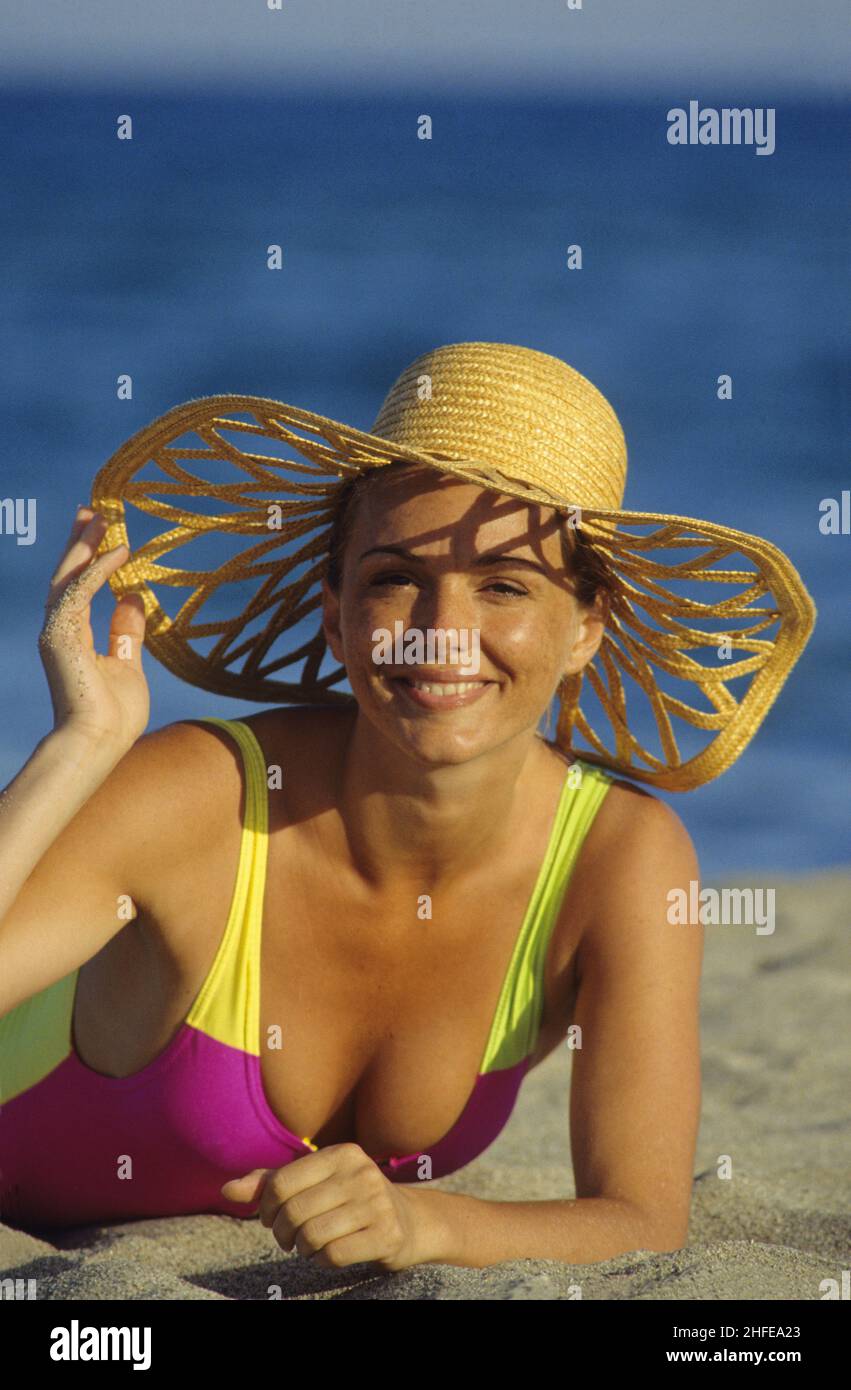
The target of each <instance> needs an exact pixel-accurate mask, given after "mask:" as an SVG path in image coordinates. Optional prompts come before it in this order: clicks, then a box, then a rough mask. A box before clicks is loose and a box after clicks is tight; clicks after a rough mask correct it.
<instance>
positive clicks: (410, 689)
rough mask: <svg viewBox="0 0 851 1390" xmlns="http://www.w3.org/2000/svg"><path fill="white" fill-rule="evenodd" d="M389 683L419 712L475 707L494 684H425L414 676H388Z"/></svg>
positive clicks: (421, 679) (473, 681)
mask: <svg viewBox="0 0 851 1390" xmlns="http://www.w3.org/2000/svg"><path fill="white" fill-rule="evenodd" d="M387 680H388V682H389V684H390V685H392V686H393V687H394V688H395V689H396V690H398V691H399V693H400V695H401V696H402V698H403V699H405V700H406V701H408V702H409V703H411V704H413V705H416V706H417V708H419V709H429V710H434V709H437V710H450V709H460V708H462V707H465V706H467V705H472V704H475V703H476V702H477V701H478V700H480V699H481V698H482V696H484V695H485V694H487V692H488V690H490V688H491V686H493V685H494V684H495V682H494V681H487V680H484V681H483V680H478V679H471V680H460V681H459V680H438V679H436V678H434V679H431V680H425V679H423V678H414V677H412V676H388V677H387Z"/></svg>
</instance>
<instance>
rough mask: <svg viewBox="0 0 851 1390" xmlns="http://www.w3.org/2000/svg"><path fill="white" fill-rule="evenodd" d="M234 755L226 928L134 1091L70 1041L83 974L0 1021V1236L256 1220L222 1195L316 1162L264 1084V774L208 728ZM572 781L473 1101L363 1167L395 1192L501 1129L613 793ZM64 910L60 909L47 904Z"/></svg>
mask: <svg viewBox="0 0 851 1390" xmlns="http://www.w3.org/2000/svg"><path fill="white" fill-rule="evenodd" d="M205 722H207V723H211V724H215V725H217V726H218V727H220V728H222V729H226V730H227V731H228V732H229V733H230V734H231V735H232V737H233V738H234V739H235V740H236V742H237V744H238V746H239V748H240V750H241V753H242V756H243V760H244V766H245V781H246V795H245V814H244V820H243V826H242V832H241V842H240V854H239V864H238V869H237V875H236V883H235V887H234V892H233V899H232V902H231V905H230V912H229V915H228V920H227V924H226V926H225V930H224V934H223V936H222V940H221V942H220V944H219V948H218V951H217V952H216V956H215V959H214V961H213V964H212V966H211V968H210V971H209V973H208V975H207V978H206V979H205V981H204V984H203V985H202V987H201V990H200V992H199V994H198V996H197V998H196V999H195V1002H194V1004H193V1005H192V1007H191V1009H190V1010H189V1013H188V1015H187V1017H186V1019H185V1021H184V1023H183V1024H182V1025H181V1027H180V1028H179V1030H178V1031H177V1033H176V1035H175V1036H174V1037H173V1038H172V1040H171V1042H170V1043H169V1044H168V1046H167V1047H166V1048H165V1049H164V1050H163V1051H162V1052H160V1053H159V1054H158V1056H156V1057H155V1058H154V1059H153V1061H152V1062H149V1063H148V1065H147V1066H146V1067H143V1068H142V1069H141V1071H137V1072H134V1073H133V1075H132V1076H124V1077H110V1076H105V1075H103V1074H101V1073H100V1072H95V1071H93V1070H92V1069H91V1068H90V1067H87V1066H86V1065H85V1064H84V1063H83V1062H82V1061H81V1060H80V1059H79V1057H78V1056H77V1054H76V1052H75V1049H74V1044H73V1036H72V1019H73V1010H74V995H75V991H76V982H77V975H78V970H74V971H72V973H71V974H70V975H67V976H65V977H64V978H63V979H61V980H58V981H56V982H55V983H54V984H52V985H49V986H48V987H47V988H46V989H44V990H42V991H41V992H40V993H38V994H36V995H33V996H32V997H31V998H30V999H26V1000H24V1001H23V1003H21V1004H19V1005H18V1006H17V1007H16V1008H14V1009H12V1010H11V1011H10V1012H9V1013H7V1014H6V1015H5V1016H4V1017H3V1018H0V1221H4V1222H6V1223H7V1224H13V1225H14V1224H18V1225H25V1224H29V1225H31V1226H35V1227H39V1226H42V1227H48V1228H49V1227H51V1226H77V1225H82V1224H87V1223H97V1222H101V1221H109V1220H127V1219H133V1218H137V1217H153V1216H171V1215H186V1214H189V1213H192V1212H222V1213H225V1214H227V1215H231V1216H241V1217H246V1216H252V1215H254V1214H255V1213H256V1204H255V1205H254V1206H252V1205H251V1204H247V1203H236V1202H228V1201H226V1199H225V1198H224V1197H222V1195H221V1193H220V1191H219V1188H220V1187H221V1185H222V1183H224V1182H226V1181H227V1180H228V1179H229V1178H236V1177H241V1176H242V1175H243V1174H245V1173H248V1172H250V1171H251V1170H252V1169H254V1168H279V1167H281V1166H282V1165H284V1164H286V1163H289V1162H291V1161H292V1160H293V1159H295V1158H300V1157H302V1156H303V1155H304V1154H307V1153H309V1152H311V1150H312V1149H315V1148H316V1145H315V1144H313V1143H312V1142H311V1139H310V1136H307V1135H304V1136H299V1135H297V1134H293V1133H292V1132H291V1131H290V1130H288V1129H287V1128H286V1127H285V1126H284V1125H283V1124H282V1123H281V1121H280V1120H279V1119H277V1117H276V1116H275V1115H274V1113H273V1112H272V1110H271V1109H270V1107H269V1103H268V1101H267V1099H266V1096H265V1093H264V1090H263V1082H262V1078H261V1070H260V942H261V926H262V914H263V894H264V888H265V880H266V859H267V849H268V838H267V828H268V800H267V798H268V790H267V780H266V779H267V772H266V764H265V760H264V757H263V753H262V750H261V748H260V744H259V743H258V742H257V739H256V737H255V735H254V733H253V731H252V730H251V728H250V727H249V726H248V725H247V724H244V723H242V722H241V721H240V720H238V719H214V718H209V719H207V720H206V721H205ZM574 766H575V767H576V766H578V767H579V768H580V769H581V779H579V785H574V784H575V782H576V781H577V778H576V774H575V772H569V773H568V775H567V777H566V779H565V783H564V786H563V787H562V792H561V796H560V800H559V804H558V809H557V812H556V816H555V820H554V822H553V827H552V831H551V834H550V839H549V843H548V846H547V850H546V854H545V856H544V860H543V863H542V865H541V868H540V871H539V874H538V879H537V882H536V884H535V887H534V890H533V892H532V896H531V898H530V900H529V904H528V906H527V909H526V913H525V915H524V918H523V922H522V925H521V927H520V931H519V934H518V936H517V940H516V942H515V946H514V951H513V954H512V957H511V961H510V963H509V966H508V970H507V973H506V975H505V978H504V980H503V984H502V989H501V991H500V995H499V999H498V1002H497V1006H496V1011H495V1013H494V1016H493V1021H492V1024H491V1029H490V1034H489V1036H488V1040H487V1045H486V1047H485V1051H484V1056H483V1058H482V1060H481V1063H480V1066H479V1074H478V1076H477V1077H476V1081H475V1085H474V1086H473V1090H472V1093H471V1094H470V1097H469V1099H468V1101H467V1104H466V1105H465V1107H464V1110H463V1111H462V1113H461V1115H460V1117H459V1118H458V1120H457V1121H456V1122H455V1124H454V1125H453V1126H452V1128H451V1129H450V1130H449V1132H448V1133H447V1134H445V1135H444V1137H443V1138H442V1139H441V1140H439V1142H438V1143H436V1144H433V1145H432V1146H431V1147H430V1149H428V1150H423V1151H422V1152H423V1153H428V1155H429V1157H430V1159H431V1168H430V1170H429V1169H428V1167H427V1165H424V1166H421V1165H420V1164H419V1163H418V1160H419V1159H420V1157H421V1155H420V1153H412V1154H401V1155H392V1156H387V1155H386V1154H381V1155H377V1154H374V1155H370V1156H371V1157H372V1158H373V1159H374V1160H375V1161H376V1162H378V1163H379V1166H380V1167H381V1171H382V1172H383V1173H384V1174H385V1176H386V1177H387V1178H389V1179H390V1180H391V1181H393V1182H416V1181H417V1180H418V1178H421V1177H423V1176H424V1177H426V1178H428V1177H431V1178H440V1177H445V1176H446V1174H448V1173H452V1172H454V1171H455V1170H456V1169H458V1168H462V1167H463V1166H464V1165H465V1164H467V1163H470V1162H471V1161H472V1160H473V1159H474V1158H476V1157H478V1155H479V1154H481V1153H482V1152H483V1151H484V1150H485V1149H486V1148H487V1147H488V1146H489V1145H490V1144H491V1143H492V1142H493V1140H494V1139H496V1137H497V1135H498V1134H499V1133H500V1131H501V1130H502V1129H503V1127H504V1126H505V1124H506V1123H507V1121H508V1118H509V1116H510V1115H511V1112H512V1110H513V1108H514V1103H515V1101H516V1099H517V1093H518V1091H519V1089H520V1084H521V1082H522V1080H523V1078H524V1076H525V1074H526V1072H527V1070H528V1067H529V1063H530V1061H531V1057H532V1054H533V1052H534V1049H535V1046H536V1040H537V1036H538V1029H539V1026H540V1021H541V1015H542V1011H543V984H544V965H545V960H546V951H547V945H548V942H549V939H550V936H551V933H552V929H553V927H554V925H555V921H556V919H557V917H558V911H559V907H560V905H561V901H562V897H563V895H564V891H565V888H566V886H567V882H568V879H569V877H570V873H571V871H572V869H573V865H574V863H575V862H576V858H577V856H578V854H579V850H580V849H581V846H582V843H583V840H584V838H585V835H586V834H587V832H588V829H589V828H590V826H591V823H592V821H593V819H594V816H595V814H596V812H597V809H598V808H599V806H600V804H601V802H602V800H603V797H604V796H605V794H606V792H607V791H608V788H609V786H610V784H611V781H612V779H611V777H610V776H608V775H607V774H606V773H604V772H602V771H601V770H599V769H597V768H594V767H593V766H591V765H589V764H587V763H579V764H574ZM57 907H58V909H59V910H61V906H60V905H59V904H57Z"/></svg>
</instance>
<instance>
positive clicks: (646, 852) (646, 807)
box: [587, 779, 697, 881]
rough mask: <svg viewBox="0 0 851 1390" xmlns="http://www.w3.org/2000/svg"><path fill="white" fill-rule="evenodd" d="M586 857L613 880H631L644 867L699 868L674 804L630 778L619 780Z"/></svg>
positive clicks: (597, 821)
mask: <svg viewBox="0 0 851 1390" xmlns="http://www.w3.org/2000/svg"><path fill="white" fill-rule="evenodd" d="M587 849H588V859H589V860H590V861H591V863H592V864H593V865H594V867H595V868H596V869H597V870H598V871H603V870H605V873H606V875H607V877H608V876H609V875H613V876H614V878H615V880H616V881H617V880H618V879H621V878H623V877H624V876H626V877H629V878H632V877H633V876H634V874H635V872H636V870H637V868H638V867H639V866H640V865H644V866H645V867H646V868H647V869H648V870H652V869H654V868H655V867H658V865H659V864H660V863H662V864H664V865H666V866H668V867H673V865H674V864H675V863H685V862H686V861H688V862H689V863H691V864H692V865H693V867H694V868H695V870H696V868H697V857H696V852H695V848H694V845H693V843H692V840H691V836H690V835H689V833H688V831H687V830H686V827H685V825H684V824H683V821H682V819H681V817H680V816H679V815H678V814H677V812H676V811H675V810H674V808H673V807H672V806H669V805H668V803H667V802H666V801H662V800H661V799H660V798H659V797H658V796H654V795H653V794H652V793H651V792H648V791H645V789H644V788H643V787H637V786H635V785H634V784H633V783H631V782H625V781H621V780H619V779H615V780H614V781H613V782H612V785H611V787H610V788H609V791H608V793H607V795H606V797H605V798H604V800H603V802H602V805H601V807H600V810H599V812H598V813H597V816H596V818H595V820H594V824H593V826H592V828H591V830H590V831H589V834H588V841H587Z"/></svg>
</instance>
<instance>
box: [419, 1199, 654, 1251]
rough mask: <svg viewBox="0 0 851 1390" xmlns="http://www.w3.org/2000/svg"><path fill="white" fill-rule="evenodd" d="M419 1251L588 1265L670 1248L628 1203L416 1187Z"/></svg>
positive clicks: (612, 1200)
mask: <svg viewBox="0 0 851 1390" xmlns="http://www.w3.org/2000/svg"><path fill="white" fill-rule="evenodd" d="M417 1196H418V1197H421V1198H422V1199H423V1201H424V1206H423V1212H424V1214H425V1225H424V1229H425V1230H426V1231H427V1237H426V1241H425V1244H424V1249H426V1250H427V1254H426V1258H425V1260H423V1261H422V1262H423V1263H431V1264H451V1265H465V1266H469V1267H472V1268H482V1267H483V1266H485V1265H491V1264H499V1263H500V1262H501V1261H502V1260H563V1261H565V1262H566V1263H568V1264H594V1263H595V1262H597V1261H600V1260H607V1259H610V1258H611V1257H612V1256H614V1255H621V1254H624V1253H626V1252H627V1251H630V1250H658V1249H662V1250H671V1249H678V1248H679V1244H680V1243H679V1242H678V1241H677V1240H676V1239H675V1238H674V1239H670V1238H669V1237H668V1236H660V1233H659V1232H658V1230H656V1229H654V1223H653V1222H652V1221H651V1220H649V1219H648V1217H647V1216H646V1215H644V1214H643V1213H642V1212H641V1211H639V1210H638V1208H636V1207H634V1206H632V1205H631V1203H629V1202H623V1201H619V1200H616V1199H614V1198H609V1197H579V1198H575V1199H573V1200H561V1201H551V1202H489V1201H484V1200H482V1199H481V1198H478V1197H470V1196H467V1195H465V1194H461V1193H451V1192H439V1191H435V1190H434V1189H422V1190H421V1191H418V1193H417Z"/></svg>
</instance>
